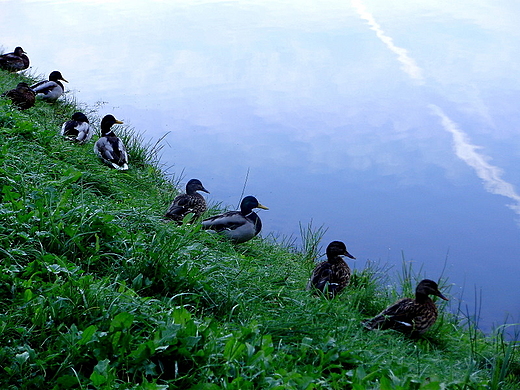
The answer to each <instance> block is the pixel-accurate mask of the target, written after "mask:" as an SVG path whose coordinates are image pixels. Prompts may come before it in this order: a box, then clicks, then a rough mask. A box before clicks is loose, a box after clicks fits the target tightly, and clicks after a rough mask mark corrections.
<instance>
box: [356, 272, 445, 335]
mask: <svg viewBox="0 0 520 390" xmlns="http://www.w3.org/2000/svg"><path fill="white" fill-rule="evenodd" d="M429 295H436V296H438V297H439V298H441V299H444V300H445V301H447V300H448V298H446V297H445V296H444V295H442V294H441V292H440V291H439V287H438V286H437V283H435V282H434V281H433V280H429V279H424V280H422V281H421V282H420V283H419V284H418V285H417V288H416V289H415V299H412V298H403V299H401V300H399V301H397V302H396V303H394V304H393V305H391V306H389V307H388V308H386V309H385V310H383V311H382V312H381V313H380V314H378V315H377V316H375V317H374V318H372V319H370V320H367V321H364V322H363V325H364V326H365V328H367V329H370V330H372V329H394V330H397V331H399V332H402V333H405V334H407V335H410V336H418V335H421V334H423V333H424V332H426V331H427V330H428V328H430V327H431V326H432V325H433V324H434V323H435V321H436V320H437V315H438V312H437V306H435V303H433V301H432V300H431V298H430V297H429Z"/></svg>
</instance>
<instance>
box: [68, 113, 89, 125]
mask: <svg viewBox="0 0 520 390" xmlns="http://www.w3.org/2000/svg"><path fill="white" fill-rule="evenodd" d="M71 119H72V120H73V121H77V122H87V123H88V118H87V116H86V115H85V114H83V113H82V112H75V113H74V114H72V118H71Z"/></svg>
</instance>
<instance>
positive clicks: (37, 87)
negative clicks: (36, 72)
mask: <svg viewBox="0 0 520 390" xmlns="http://www.w3.org/2000/svg"><path fill="white" fill-rule="evenodd" d="M60 80H61V81H65V82H66V83H68V81H67V80H65V79H64V78H63V76H62V75H61V73H60V72H59V71H57V70H55V71H53V72H51V74H50V75H49V80H44V81H40V82H39V83H36V84H34V85H31V89H32V90H33V91H34V92H35V93H36V95H37V96H41V98H42V99H43V100H46V101H48V102H55V101H56V100H57V99H58V98H59V97H60V96H61V95H62V94H63V91H64V90H65V88H64V87H63V84H62V83H61V81H60Z"/></svg>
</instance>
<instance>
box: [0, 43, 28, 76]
mask: <svg viewBox="0 0 520 390" xmlns="http://www.w3.org/2000/svg"><path fill="white" fill-rule="evenodd" d="M28 67H29V57H27V53H26V52H24V51H23V49H22V48H21V47H20V46H18V47H16V48H15V49H14V51H13V52H12V53H7V54H2V55H0V69H3V70H7V71H9V72H19V71H20V70H24V69H27V68H28Z"/></svg>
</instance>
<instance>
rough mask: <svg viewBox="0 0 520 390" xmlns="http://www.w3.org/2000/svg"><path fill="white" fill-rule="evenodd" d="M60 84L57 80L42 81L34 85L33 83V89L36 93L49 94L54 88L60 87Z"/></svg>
mask: <svg viewBox="0 0 520 390" xmlns="http://www.w3.org/2000/svg"><path fill="white" fill-rule="evenodd" d="M59 86H60V85H59V84H58V83H56V82H55V81H49V80H47V81H40V82H39V83H36V84H34V85H31V89H32V90H33V91H34V92H36V93H43V94H44V95H46V94H48V93H49V92H50V91H52V90H53V89H54V88H57V87H59Z"/></svg>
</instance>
